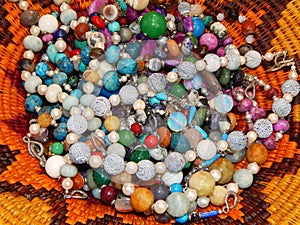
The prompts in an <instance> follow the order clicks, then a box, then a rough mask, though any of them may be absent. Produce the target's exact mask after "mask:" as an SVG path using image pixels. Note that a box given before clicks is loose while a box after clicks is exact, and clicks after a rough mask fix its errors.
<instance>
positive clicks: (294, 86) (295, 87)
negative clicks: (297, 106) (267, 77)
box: [281, 80, 300, 97]
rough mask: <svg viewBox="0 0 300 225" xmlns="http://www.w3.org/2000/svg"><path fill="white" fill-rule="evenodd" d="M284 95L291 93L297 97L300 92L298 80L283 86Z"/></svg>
mask: <svg viewBox="0 0 300 225" xmlns="http://www.w3.org/2000/svg"><path fill="white" fill-rule="evenodd" d="M281 90H282V93H283V94H285V93H291V94H292V95H293V97H295V96H297V95H298V94H299V92H300V85H299V83H298V81H296V80H287V81H285V82H284V83H283V84H282V86H281Z"/></svg>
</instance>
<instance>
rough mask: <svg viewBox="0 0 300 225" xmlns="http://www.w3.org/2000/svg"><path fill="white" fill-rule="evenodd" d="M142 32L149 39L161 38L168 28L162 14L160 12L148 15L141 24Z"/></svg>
mask: <svg viewBox="0 0 300 225" xmlns="http://www.w3.org/2000/svg"><path fill="white" fill-rule="evenodd" d="M140 27H141V32H142V33H144V34H146V35H147V36H148V37H149V38H154V39H156V38H159V37H160V36H162V35H163V34H164V33H165V31H166V28H167V23H166V20H165V18H164V17H163V15H162V14H160V13H158V12H148V13H146V14H145V15H144V16H143V17H142V19H141V22H140Z"/></svg>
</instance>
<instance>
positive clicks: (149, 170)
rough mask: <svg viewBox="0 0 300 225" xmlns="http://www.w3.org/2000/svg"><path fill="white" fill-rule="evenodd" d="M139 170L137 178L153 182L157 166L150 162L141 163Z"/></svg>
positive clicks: (143, 161) (139, 163)
mask: <svg viewBox="0 0 300 225" xmlns="http://www.w3.org/2000/svg"><path fill="white" fill-rule="evenodd" d="M138 168H139V169H138V171H137V172H136V176H137V177H138V178H139V179H140V180H142V181H148V180H151V179H152V178H153V177H154V176H155V174H156V172H155V165H154V163H153V162H151V161H150V160H142V161H139V162H138Z"/></svg>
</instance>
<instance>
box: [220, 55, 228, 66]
mask: <svg viewBox="0 0 300 225" xmlns="http://www.w3.org/2000/svg"><path fill="white" fill-rule="evenodd" d="M220 62H221V67H225V66H227V64H228V59H227V57H224V56H222V57H220Z"/></svg>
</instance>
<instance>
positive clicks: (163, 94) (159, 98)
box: [155, 92, 168, 101]
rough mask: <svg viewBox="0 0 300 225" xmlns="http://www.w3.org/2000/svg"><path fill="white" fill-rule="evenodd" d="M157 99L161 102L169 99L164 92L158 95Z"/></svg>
mask: <svg viewBox="0 0 300 225" xmlns="http://www.w3.org/2000/svg"><path fill="white" fill-rule="evenodd" d="M155 97H156V98H157V99H158V100H160V101H166V100H167V99H168V95H167V94H166V93H164V92H159V93H157V94H156V95H155Z"/></svg>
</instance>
